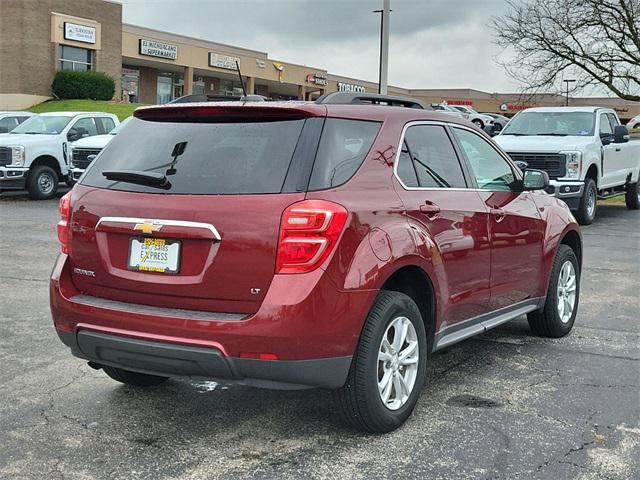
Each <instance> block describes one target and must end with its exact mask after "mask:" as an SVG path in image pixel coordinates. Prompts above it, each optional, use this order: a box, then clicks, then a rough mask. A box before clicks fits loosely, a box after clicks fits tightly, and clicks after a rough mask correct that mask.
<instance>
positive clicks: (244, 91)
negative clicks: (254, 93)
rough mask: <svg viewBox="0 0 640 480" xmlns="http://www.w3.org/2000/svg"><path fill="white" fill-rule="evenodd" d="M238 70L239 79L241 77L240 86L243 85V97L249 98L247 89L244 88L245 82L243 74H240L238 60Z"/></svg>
mask: <svg viewBox="0 0 640 480" xmlns="http://www.w3.org/2000/svg"><path fill="white" fill-rule="evenodd" d="M236 70H237V71H238V77H240V85H242V96H243V97H246V96H247V89H246V88H245V87H244V80H243V79H242V72H240V63H238V60H236Z"/></svg>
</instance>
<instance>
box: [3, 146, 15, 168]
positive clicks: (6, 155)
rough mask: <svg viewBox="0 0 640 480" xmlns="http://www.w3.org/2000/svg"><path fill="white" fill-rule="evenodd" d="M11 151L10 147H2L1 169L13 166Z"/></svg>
mask: <svg viewBox="0 0 640 480" xmlns="http://www.w3.org/2000/svg"><path fill="white" fill-rule="evenodd" d="M11 162H12V160H11V149H10V148H9V147H0V167H4V166H5V165H11Z"/></svg>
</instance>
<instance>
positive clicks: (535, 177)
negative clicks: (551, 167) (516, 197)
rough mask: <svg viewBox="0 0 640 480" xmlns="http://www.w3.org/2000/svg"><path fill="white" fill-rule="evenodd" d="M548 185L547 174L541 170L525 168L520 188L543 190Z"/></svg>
mask: <svg viewBox="0 0 640 480" xmlns="http://www.w3.org/2000/svg"><path fill="white" fill-rule="evenodd" d="M548 186H549V174H548V173H547V172H544V171H542V170H533V169H530V170H525V171H524V177H523V179H522V187H523V188H522V189H523V190H525V191H528V190H545V189H546V188H547V187H548Z"/></svg>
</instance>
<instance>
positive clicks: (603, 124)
mask: <svg viewBox="0 0 640 480" xmlns="http://www.w3.org/2000/svg"><path fill="white" fill-rule="evenodd" d="M600 135H613V128H611V123H609V117H607V114H606V113H601V114H600Z"/></svg>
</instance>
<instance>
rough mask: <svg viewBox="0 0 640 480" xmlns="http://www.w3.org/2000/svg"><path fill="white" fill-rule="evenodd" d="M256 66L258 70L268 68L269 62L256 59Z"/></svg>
mask: <svg viewBox="0 0 640 480" xmlns="http://www.w3.org/2000/svg"><path fill="white" fill-rule="evenodd" d="M256 65H257V66H258V68H266V66H267V62H265V61H264V60H258V59H256Z"/></svg>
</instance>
